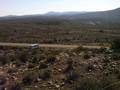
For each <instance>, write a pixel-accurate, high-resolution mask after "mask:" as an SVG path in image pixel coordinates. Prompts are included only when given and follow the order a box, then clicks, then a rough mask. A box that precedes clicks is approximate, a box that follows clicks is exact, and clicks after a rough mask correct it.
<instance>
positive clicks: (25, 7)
mask: <svg viewBox="0 0 120 90" xmlns="http://www.w3.org/2000/svg"><path fill="white" fill-rule="evenodd" d="M118 7H120V0H0V16H4V15H25V14H41V13H46V12H49V11H58V12H63V11H103V10H110V9H115V8H118Z"/></svg>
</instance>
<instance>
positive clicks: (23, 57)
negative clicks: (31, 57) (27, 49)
mask: <svg viewBox="0 0 120 90" xmlns="http://www.w3.org/2000/svg"><path fill="white" fill-rule="evenodd" d="M18 59H19V60H20V61H21V62H22V63H26V61H27V54H26V53H24V52H23V53H21V54H19V55H18Z"/></svg>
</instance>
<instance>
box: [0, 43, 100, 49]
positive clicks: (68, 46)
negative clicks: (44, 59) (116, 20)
mask: <svg viewBox="0 0 120 90" xmlns="http://www.w3.org/2000/svg"><path fill="white" fill-rule="evenodd" d="M31 45H33V44H28V43H6V42H0V46H10V47H29V46H31ZM38 45H39V47H48V48H71V49H73V48H77V47H79V45H61V44H38ZM83 47H85V48H101V46H84V45H83Z"/></svg>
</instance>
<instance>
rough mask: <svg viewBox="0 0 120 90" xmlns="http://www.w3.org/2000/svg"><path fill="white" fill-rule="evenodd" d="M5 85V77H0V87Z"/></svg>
mask: <svg viewBox="0 0 120 90" xmlns="http://www.w3.org/2000/svg"><path fill="white" fill-rule="evenodd" d="M5 83H6V79H5V77H2V76H0V85H4V84H5Z"/></svg>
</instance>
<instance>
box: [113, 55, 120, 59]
mask: <svg viewBox="0 0 120 90" xmlns="http://www.w3.org/2000/svg"><path fill="white" fill-rule="evenodd" d="M111 58H112V59H113V60H120V54H112V56H111Z"/></svg>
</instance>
